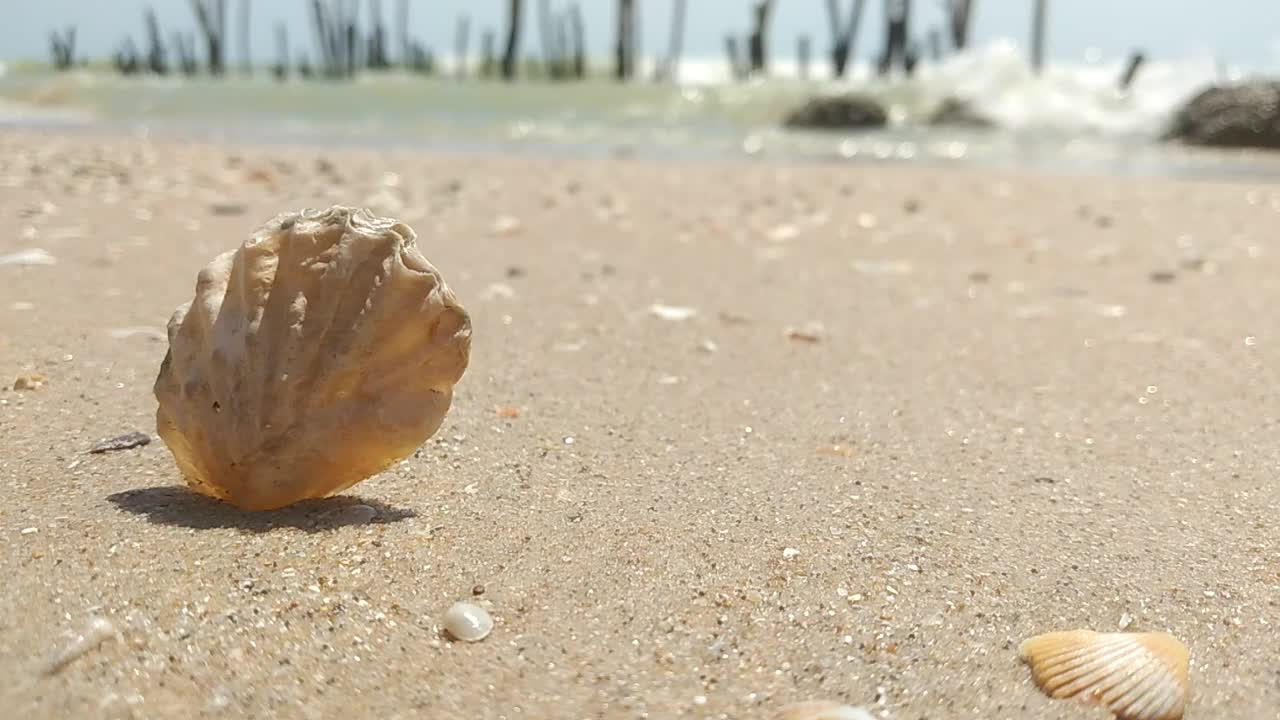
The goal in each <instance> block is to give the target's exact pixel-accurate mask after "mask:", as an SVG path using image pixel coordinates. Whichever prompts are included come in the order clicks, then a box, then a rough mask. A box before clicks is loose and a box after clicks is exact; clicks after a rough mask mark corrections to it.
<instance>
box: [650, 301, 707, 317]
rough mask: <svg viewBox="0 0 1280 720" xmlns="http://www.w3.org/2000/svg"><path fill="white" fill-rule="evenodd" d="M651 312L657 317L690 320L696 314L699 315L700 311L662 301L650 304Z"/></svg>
mask: <svg viewBox="0 0 1280 720" xmlns="http://www.w3.org/2000/svg"><path fill="white" fill-rule="evenodd" d="M649 313H650V314H652V315H654V316H655V317H660V318H662V319H663V320H673V321H680V320H688V319H689V318H691V317H693V316H694V315H697V314H698V311H697V310H695V309H694V308H691V307H684V306H681V305H663V304H661V303H654V304H653V305H650V306H649Z"/></svg>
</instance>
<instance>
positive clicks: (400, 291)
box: [155, 206, 471, 510]
mask: <svg viewBox="0 0 1280 720" xmlns="http://www.w3.org/2000/svg"><path fill="white" fill-rule="evenodd" d="M414 240H415V235H414V232H413V230H412V229H410V228H409V227H408V226H407V225H405V224H403V223H400V222H398V221H396V220H393V219H389V218H381V217H375V216H374V215H373V214H371V213H370V212H368V211H367V210H356V209H353V208H348V207H342V206H335V207H332V208H329V209H328V210H323V211H316V210H305V211H302V212H299V213H285V214H281V215H278V216H276V217H275V218H273V219H271V220H270V221H268V222H267V223H266V224H264V225H263V226H261V227H260V228H258V230H257V231H255V232H254V233H253V235H252V237H250V238H249V240H248V241H246V242H245V243H244V244H243V245H242V246H241V247H240V248H238V249H236V250H234V251H230V252H227V253H224V254H222V255H220V256H218V257H217V258H216V259H214V261H213V262H212V263H210V264H209V265H208V266H207V267H206V268H204V270H202V271H201V272H200V274H199V277H198V279H197V282H196V291H195V299H194V300H193V301H192V302H191V303H188V304H186V305H183V306H181V307H179V308H178V309H177V311H176V312H175V313H174V314H173V317H172V318H171V319H170V321H169V352H168V354H167V355H166V356H165V359H164V362H163V364H162V365H161V367H160V373H159V376H158V377H157V378H156V382H155V394H156V398H157V399H158V400H159V403H160V406H159V409H158V410H157V412H156V425H157V430H158V433H159V435H160V437H161V438H162V439H163V440H164V442H165V444H166V445H168V447H169V450H170V451H171V452H172V453H173V457H174V460H175V461H176V462H177V465H178V467H179V469H180V470H181V471H182V474H183V475H184V476H185V477H186V480H187V483H188V485H190V487H191V488H192V489H194V490H196V491H197V492H200V493H203V494H206V495H210V496H213V497H216V498H219V499H222V500H225V501H227V502H229V503H231V504H233V505H236V506H237V507H240V508H243V509H246V510H266V509H272V508H278V507H281V506H284V505H288V504H290V503H294V502H297V501H299V500H303V499H306V498H318V497H325V496H329V495H333V494H334V493H337V492H340V491H342V490H345V489H346V488H349V487H351V486H352V485H354V484H355V483H357V482H359V481H361V480H363V479H365V478H367V477H369V476H371V475H374V474H376V473H378V472H380V471H382V470H383V469H385V468H387V467H388V466H390V465H391V464H393V463H395V462H396V461H398V460H400V459H402V458H403V457H405V456H407V455H409V454H410V453H412V452H413V451H414V450H415V449H417V448H418V447H419V446H420V445H421V444H422V442H423V441H425V440H426V439H427V438H429V437H430V436H431V435H432V434H434V433H435V432H436V430H438V429H439V427H440V424H441V422H443V420H444V416H445V414H446V413H447V412H448V410H449V406H450V403H451V402H452V398H453V386H454V385H455V384H456V383H457V382H458V381H459V380H460V379H461V378H462V374H463V372H464V371H465V370H466V367H467V363H468V361H469V357H470V348H471V320H470V317H469V316H468V314H467V312H466V310H465V309H463V307H462V306H461V305H459V304H458V302H457V300H456V299H455V298H454V296H453V293H452V292H451V291H450V290H449V288H448V286H447V285H445V282H444V279H443V278H442V277H441V276H440V273H439V271H437V270H436V268H435V267H433V266H432V265H431V263H429V262H428V261H427V259H426V258H424V257H423V256H422V254H421V253H420V252H419V251H418V249H417V247H416V245H415V242H414Z"/></svg>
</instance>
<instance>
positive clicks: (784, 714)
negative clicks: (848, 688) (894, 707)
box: [772, 700, 875, 720]
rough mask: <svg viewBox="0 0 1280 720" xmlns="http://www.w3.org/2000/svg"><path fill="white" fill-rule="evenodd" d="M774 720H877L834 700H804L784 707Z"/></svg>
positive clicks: (775, 715) (858, 709)
mask: <svg viewBox="0 0 1280 720" xmlns="http://www.w3.org/2000/svg"><path fill="white" fill-rule="evenodd" d="M772 720H875V717H874V716H873V715H872V714H871V713H869V712H867V711H866V710H863V709H862V708H857V707H853V706H852V705H841V704H840V703H838V702H835V701H833V700H803V701H801V702H795V703H791V704H790V705H783V706H782V707H781V708H780V709H779V710H778V712H777V713H775V714H774V716H773V718H772Z"/></svg>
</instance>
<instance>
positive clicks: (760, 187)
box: [0, 130, 1280, 720]
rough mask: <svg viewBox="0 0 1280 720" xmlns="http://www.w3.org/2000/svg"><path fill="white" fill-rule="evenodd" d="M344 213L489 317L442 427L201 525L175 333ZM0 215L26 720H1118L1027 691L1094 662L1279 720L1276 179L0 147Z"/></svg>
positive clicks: (6, 643)
mask: <svg viewBox="0 0 1280 720" xmlns="http://www.w3.org/2000/svg"><path fill="white" fill-rule="evenodd" d="M335 203H340V204H346V205H356V206H365V207H369V208H370V209H371V210H374V211H375V212H378V213H382V214H390V215H392V216H394V217H397V218H399V219H401V220H404V221H405V222H407V223H408V224H409V225H411V226H412V227H413V228H414V230H415V231H416V232H417V235H418V243H419V245H420V246H421V248H422V251H423V253H424V254H425V255H426V256H427V257H428V258H429V259H430V260H431V262H432V263H433V264H435V265H436V266H437V267H438V268H439V269H440V270H441V272H442V273H443V274H444V277H445V278H446V279H447V281H448V282H449V284H450V286H451V287H452V288H453V290H454V291H455V292H456V294H457V296H458V299H459V300H460V301H461V302H462V303H463V305H465V306H466V308H467V310H468V311H469V312H470V313H471V316H472V321H473V324H474V337H473V341H472V355H471V365H470V367H469V369H468V370H467V374H466V375H465V376H464V378H463V379H462V381H461V383H460V384H459V385H458V387H457V389H456V396H455V400H454V405H453V409H452V410H451V412H450V414H449V416H448V418H447V420H446V421H445V424H444V426H443V427H442V428H441V430H440V431H439V433H438V434H437V435H436V436H435V437H433V438H432V439H431V440H429V441H428V442H427V443H426V444H425V445H424V446H423V447H422V448H421V450H420V451H419V452H418V453H417V454H416V455H415V456H413V457H411V458H409V459H408V460H406V461H405V462H403V463H401V464H400V465H398V466H397V467H395V468H394V469H393V470H391V471H388V472H385V473H383V474H381V475H379V476H377V477H375V478H372V479H370V480H367V481H365V482H364V483H361V484H359V485H357V486H355V488H353V489H352V490H351V491H350V492H348V493H345V494H343V495H342V496H340V497H336V498H332V499H329V500H326V501H320V502H308V503H303V504H301V505H298V506H295V507H291V508H288V509H285V510H282V511H276V512H269V513H242V512H239V511H236V510H233V509H231V508H229V507H228V506H225V505H221V504H219V503H217V502H215V501H212V500H207V499H204V498H202V497H198V496H196V495H193V494H191V493H189V492H187V491H186V490H185V489H183V488H182V479H181V477H180V475H179V473H178V471H177V469H176V467H175V466H174V464H173V461H172V458H171V456H170V454H169V452H168V450H167V449H166V448H165V446H164V444H163V443H162V442H160V441H159V440H158V439H157V438H155V437H154V432H155V408H156V401H155V398H154V396H153V394H152V383H153V382H154V380H155V377H156V373H157V371H158V369H159V365H160V362H161V360H162V359H163V357H164V355H165V351H166V347H167V343H166V340H165V339H164V335H163V329H164V326H165V323H166V322H167V320H168V318H169V316H170V314H171V313H172V312H173V310H174V308H175V307H177V306H178V305H179V304H180V303H183V302H186V301H188V300H190V299H191V295H192V292H193V289H194V285H195V278H196V273H197V272H198V271H199V270H200V269H201V268H202V267H203V266H204V265H205V264H206V263H208V262H209V261H210V260H211V259H212V258H213V257H214V256H215V255H217V254H219V253H221V252H223V251H225V250H229V249H232V248H234V247H236V246H237V245H239V244H240V243H241V242H243V241H244V240H245V239H246V238H247V237H248V236H249V233H250V232H251V231H252V230H253V229H254V228H256V227H257V226H258V225H260V224H261V223H263V222H265V221H266V220H268V219H269V218H271V217H272V216H274V215H276V214H277V213H279V212H282V211H285V210H292V209H300V208H303V207H327V206H329V205H332V204H335ZM0 217H3V218H4V227H5V231H4V232H3V233H0V256H6V257H8V258H9V261H8V262H6V263H4V264H0V383H2V384H3V385H4V386H5V388H6V389H5V390H3V391H0V477H3V485H4V495H3V496H4V498H5V502H4V503H3V505H2V506H0V534H2V535H3V539H4V545H5V550H4V551H3V552H2V553H0V575H2V576H3V577H4V585H5V589H4V591H3V592H0V676H2V677H3V680H0V700H2V701H3V705H4V707H5V708H7V709H6V710H5V711H4V712H3V713H2V714H4V715H5V716H6V717H13V718H24V719H28V718H29V719H32V720H35V719H37V718H98V717H111V718H129V717H136V718H206V717H207V718H222V717H253V718H338V717H346V718H380V719H382V720H392V719H394V718H406V719H407V718H442V719H443V718H505V719H508V720H512V719H516V718H575V719H577V718H582V719H587V718H602V719H612V718H654V719H661V718H685V717H687V718H731V719H738V718H741V719H743V720H746V719H750V718H765V719H767V718H769V717H770V715H771V714H772V713H773V712H775V711H776V709H777V708H779V707H781V706H782V705H784V704H786V703H788V702H793V701H798V700H806V699H828V698H829V699H833V700H839V701H842V702H846V703H849V704H850V705H855V706H860V707H863V708H866V709H867V710H869V711H871V712H872V713H873V714H874V716H875V717H878V718H886V719H891V720H908V719H910V720H916V719H919V720H924V719H925V718H929V719H931V720H937V719H942V718H987V719H991V720H995V719H998V718H1009V719H1011V720H1012V719H1020V720H1021V719H1024V718H1042V719H1044V720H1083V719H1085V718H1096V719H1099V720H1101V719H1102V718H1105V717H1108V715H1107V713H1105V712H1104V711H1101V710H1098V709H1090V708H1088V707H1085V706H1082V705H1078V704H1075V703H1068V702H1062V701H1054V700H1050V699H1048V698H1046V697H1045V696H1044V695H1043V694H1042V693H1041V692H1040V691H1039V690H1038V689H1037V688H1036V687H1035V685H1034V684H1033V683H1032V681H1031V678H1030V675H1029V673H1028V671H1027V668H1026V666H1025V665H1024V664H1023V663H1022V662H1021V661H1020V660H1019V658H1018V651H1017V648H1018V644H1019V643H1020V642H1021V641H1022V640H1023V639H1024V638H1026V637H1028V636H1031V635H1035V634H1038V633H1042V632H1047V631H1050V630H1060V629H1072V628H1090V629H1094V630H1100V631H1113V630H1120V629H1127V630H1165V631H1168V632H1170V633H1173V634H1174V635H1176V636H1177V637H1178V638H1179V639H1181V640H1182V641H1183V642H1184V643H1186V644H1187V646H1188V647H1189V648H1190V649H1191V652H1192V673H1191V679H1192V695H1191V703H1190V706H1189V708H1188V711H1187V713H1186V717H1187V718H1189V719H1191V720H1197V719H1209V718H1240V719H1248V718H1258V719H1265V718H1274V717H1276V713H1277V710H1276V708H1278V707H1280V650H1277V648H1280V532H1278V531H1277V529H1276V519H1277V518H1280V484H1278V483H1277V479H1276V471H1277V468H1278V467H1280V443H1278V442H1277V432H1280V410H1278V409H1280V335H1278V334H1277V333H1276V319H1275V312H1276V307H1277V305H1278V304H1280V248H1278V247H1277V246H1276V228H1277V226H1278V223H1280V185H1275V184H1270V185H1268V184H1263V183H1260V182H1191V181H1172V180H1154V179H1121V178H1105V177H1084V176H1081V177H1066V176H1061V177H1050V176H1032V175H1023V174H1018V173H1014V172H995V171H980V170H957V169H930V168H926V167H900V166H879V165H875V164H870V163H868V164H862V165H856V166H849V165H844V166H837V165H817V164H815V165H802V164H790V165H787V164H769V163H764V162H751V161H742V162H727V161H726V162H676V161H670V162H657V161H653V162H650V161H643V160H638V159H630V160H628V159H613V160H586V159H583V160H567V159H550V158H545V159H532V158H502V157H496V156H487V157H486V156H470V157H467V156H448V155H432V154H425V153H416V152H412V151H403V152H393V151H382V152H379V151H371V150H370V151H362V150H355V149H349V150H311V149H307V148H303V147H266V146H249V145H245V146H236V145H232V144H227V145H208V144H184V143H180V142H177V141H175V140H154V139H152V140H148V139H145V138H142V137H137V136H124V135H110V134H93V133H92V132H81V133H76V134H59V133H56V132H47V133H41V132H34V131H31V132H29V131H12V130H6V131H4V132H3V133H0ZM35 249H39V250H43V251H45V253H47V256H45V255H40V254H38V253H31V252H28V253H27V254H26V255H24V256H23V257H24V258H26V261H24V262H14V261H13V259H12V257H10V256H11V255H12V254H14V253H21V252H24V251H32V250H35ZM50 258H52V260H53V264H49V263H50ZM655 305H658V306H662V307H659V308H658V309H659V312H656V313H655V312H654V308H653V306H655ZM663 307H666V309H667V311H666V312H663V311H662V310H663ZM671 308H681V309H685V308H687V309H688V310H689V311H692V312H691V313H690V312H688V311H680V312H672V311H671ZM675 316H679V319H678V318H677V317H675ZM685 316H687V317H685ZM15 383H16V384H17V385H20V386H21V385H26V386H27V387H26V388H25V389H13V388H14V385H15ZM513 415H515V417H512V416H513ZM133 431H141V432H145V433H148V434H151V436H152V438H153V440H152V442H151V443H150V444H148V445H145V446H142V447H138V448H134V449H129V450H122V451H116V452H107V453H101V454H90V453H88V452H87V450H88V449H89V448H90V447H92V446H93V445H94V444H95V443H98V442H99V441H101V440H104V439H106V438H111V437H115V436H118V435H122V434H124V433H128V432H133ZM355 503H364V504H368V505H371V506H373V507H375V508H376V509H377V510H378V511H379V513H378V516H377V517H376V518H375V519H374V520H373V522H371V523H367V524H356V525H343V524H341V523H338V522H335V521H334V518H341V517H342V515H341V513H340V512H335V511H340V510H341V508H343V507H346V506H349V505H352V504H355ZM459 600H469V601H472V602H476V603H478V604H480V605H482V606H484V607H485V608H487V609H488V610H489V611H490V613H491V614H492V615H493V617H494V619H495V621H496V626H495V628H494V630H493V632H492V634H491V635H490V636H489V637H487V638H486V639H485V640H483V641H481V642H477V643H470V644H468V643H461V642H454V641H452V640H451V639H449V638H448V637H447V636H445V635H444V634H442V632H441V617H442V615H443V613H444V612H445V610H446V609H447V608H448V607H449V606H450V605H451V604H452V603H454V602H455V601H459ZM95 618H100V619H105V620H107V621H108V622H109V623H110V626H111V628H112V630H113V632H116V633H118V634H116V635H112V636H111V637H108V638H106V639H105V640H104V641H103V642H102V643H101V644H100V645H97V646H95V647H93V648H90V649H88V651H87V652H85V653H84V654H83V655H82V656H79V657H76V658H74V659H71V660H69V661H68V662H67V663H66V664H65V665H64V666H62V667H60V668H58V669H56V670H52V671H50V666H49V663H50V662H51V658H53V657H54V656H56V655H57V653H58V652H59V651H61V650H63V649H64V648H67V647H68V646H70V645H71V644H72V643H73V641H74V638H75V636H76V635H77V634H78V633H83V632H85V629H86V628H87V627H90V626H91V625H92V623H93V622H94V619H95Z"/></svg>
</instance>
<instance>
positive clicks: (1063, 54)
mask: <svg viewBox="0 0 1280 720" xmlns="http://www.w3.org/2000/svg"><path fill="white" fill-rule="evenodd" d="M248 1H249V3H250V5H251V7H252V12H251V17H252V18H253V24H252V33H251V43H252V47H251V52H252V53H253V55H254V57H255V58H256V59H257V60H258V61H259V62H263V61H272V60H274V58H275V43H274V39H273V38H274V34H273V33H274V31H273V27H274V25H275V23H276V22H277V21H281V20H283V21H285V22H287V23H288V24H289V27H290V33H289V34H290V37H291V43H292V45H293V48H294V51H293V52H294V55H295V57H296V55H297V54H298V53H299V52H300V51H301V50H302V49H304V43H305V49H307V50H308V51H310V42H311V26H310V23H309V20H308V17H309V16H308V13H307V10H306V8H307V6H308V2H307V0H248ZM549 1H550V3H551V5H552V7H560V8H564V7H567V6H568V0H549ZM840 1H841V3H842V4H843V5H845V6H846V7H848V6H849V5H851V4H852V0H840ZM241 2H242V0H228V15H229V18H228V24H229V25H231V26H232V28H234V27H236V23H237V22H238V21H237V18H238V13H239V7H240V3H241ZM397 2H398V0H382V8H383V12H384V15H385V17H386V19H387V21H388V23H390V22H391V20H392V15H393V11H394V8H395V5H396V4H397ZM409 2H410V5H411V17H410V23H409V24H410V27H411V31H412V33H413V35H414V36H415V37H416V38H417V39H419V40H420V41H424V42H425V43H426V44H427V45H428V47H430V48H432V49H433V50H435V51H436V52H437V53H439V54H446V55H447V54H449V52H450V51H451V48H452V46H453V36H454V28H455V23H456V21H457V18H458V17H459V16H460V15H462V14H463V13H467V14H469V15H470V17H471V27H472V40H471V48H472V52H475V51H476V50H477V49H478V47H479V40H478V35H479V31H480V29H481V28H492V29H493V30H494V31H495V32H496V33H497V34H498V35H499V36H501V35H502V33H503V32H504V29H503V28H504V27H505V24H506V20H505V17H506V7H507V0H409ZM635 2H636V5H637V6H639V8H640V10H641V21H640V24H641V33H642V36H641V37H642V39H641V46H642V52H644V53H645V54H649V55H652V54H654V53H664V52H665V49H666V47H667V35H668V26H669V24H670V19H669V18H670V12H671V6H672V4H673V2H672V0H635ZM973 2H974V3H975V10H974V17H973V25H972V30H971V34H972V42H973V43H975V44H983V43H985V42H987V41H990V40H994V39H997V38H1010V39H1013V40H1015V41H1016V42H1019V43H1023V42H1024V41H1025V39H1026V37H1027V36H1028V34H1029V29H1030V26H1031V7H1032V4H1033V2H1032V0H973ZM148 4H150V5H152V6H153V7H155V9H156V13H157V15H158V16H159V19H160V24H161V26H162V27H163V28H165V31H166V34H168V32H169V31H170V30H176V29H180V28H185V29H190V28H193V27H194V20H193V15H192V11H191V4H190V0H152V2H150V3H147V2H143V1H141V0H138V1H135V0H0V8H3V9H4V13H3V15H2V17H3V23H0V58H7V59H15V58H27V59H41V60H43V59H46V58H47V57H48V32H49V31H50V30H52V29H54V28H56V27H64V26H66V25H67V24H74V25H76V26H77V28H78V47H79V48H80V50H81V54H88V55H89V56H91V57H102V58H105V57H108V56H109V55H110V54H111V52H112V50H113V49H114V48H115V47H116V46H117V45H119V43H120V42H121V41H122V39H123V38H124V37H125V36H126V35H130V34H131V35H133V36H134V38H135V41H139V40H141V38H142V37H143V34H142V33H143V24H142V17H143V8H145V7H146V6H147V5H148ZM580 4H581V6H582V10H583V14H584V17H585V23H586V26H587V28H586V36H587V45H588V50H589V54H591V55H592V56H593V57H603V56H604V55H605V54H606V53H607V52H608V50H609V46H610V45H611V43H612V36H613V31H612V26H613V21H614V12H615V6H616V3H615V2H614V0H581V2H580ZM687 4H688V18H687V22H686V37H685V56H686V57H695V56H697V57H720V56H721V55H722V53H723V47H724V36H725V35H726V33H729V32H736V33H738V34H742V33H745V32H746V30H747V28H748V23H749V18H750V6H751V4H752V3H751V1H750V0H688V2H687ZM775 4H776V10H775V12H774V21H773V23H772V25H771V26H770V33H769V42H770V46H771V49H772V53H773V54H774V55H776V56H778V57H785V56H791V55H793V54H794V52H793V50H794V48H795V47H796V41H797V38H798V37H799V36H800V35H802V34H809V35H810V36H811V37H812V42H813V47H814V51H815V53H821V52H823V51H824V50H825V48H826V47H827V46H828V45H829V36H828V30H827V24H826V0H776V1H775ZM942 4H943V3H942V0H915V2H914V3H913V6H914V7H913V20H912V22H913V32H915V31H919V32H921V34H923V31H924V30H926V29H927V28H928V27H931V26H941V22H940V21H941V18H942V14H941V12H940V8H941V6H942ZM525 5H526V15H527V17H526V21H525V22H526V29H527V34H526V36H525V42H524V44H523V47H524V49H525V51H526V53H528V54H532V53H534V52H536V51H538V49H539V47H540V45H539V37H538V34H537V24H536V19H537V14H536V10H537V7H538V0H526V1H525ZM362 6H364V7H365V13H366V17H367V13H368V6H369V2H367V1H366V2H362ZM882 6H883V0H868V2H867V12H866V14H865V16H864V20H863V30H862V32H861V33H860V36H859V45H858V50H857V54H858V55H859V56H860V57H863V58H865V57H867V56H869V55H871V54H872V53H874V52H878V50H879V47H880V38H879V35H880V27H881V22H882V21H881V17H882V14H881V13H882V10H881V8H882ZM229 30H230V29H229ZM236 37H237V36H236V35H235V33H234V31H231V32H230V38H231V48H230V51H231V59H232V61H238V59H239V57H240V56H239V46H238V44H237V43H238V40H236ZM1136 47H1140V48H1142V49H1143V50H1144V51H1145V52H1146V53H1147V56H1148V57H1150V58H1153V59H1161V58H1167V59H1174V58H1179V59H1181V58H1187V57H1195V58H1203V57H1208V56H1213V57H1216V58H1219V59H1221V60H1222V61H1223V62H1226V63H1229V64H1244V65H1248V66H1254V67H1258V66H1261V67H1267V68H1280V0H1049V30H1048V54H1049V56H1050V57H1051V58H1053V59H1058V60H1067V61H1076V60H1082V59H1084V58H1085V57H1086V53H1089V52H1090V50H1093V51H1094V52H1100V53H1101V55H1102V57H1104V58H1113V57H1116V56H1122V55H1127V54H1128V53H1129V52H1130V51H1131V50H1133V49H1134V48H1136ZM392 49H393V51H394V45H393V47H392ZM310 54H312V55H313V56H314V52H310Z"/></svg>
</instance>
